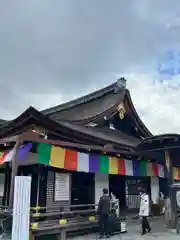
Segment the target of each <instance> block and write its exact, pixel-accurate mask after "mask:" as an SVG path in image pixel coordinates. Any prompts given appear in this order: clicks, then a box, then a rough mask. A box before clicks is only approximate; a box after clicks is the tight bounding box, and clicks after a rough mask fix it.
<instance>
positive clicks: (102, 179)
mask: <svg viewBox="0 0 180 240" xmlns="http://www.w3.org/2000/svg"><path fill="white" fill-rule="evenodd" d="M103 188H107V189H108V190H109V176H108V174H101V173H96V174H95V204H97V203H98V202H99V199H100V197H101V196H102V189H103Z"/></svg>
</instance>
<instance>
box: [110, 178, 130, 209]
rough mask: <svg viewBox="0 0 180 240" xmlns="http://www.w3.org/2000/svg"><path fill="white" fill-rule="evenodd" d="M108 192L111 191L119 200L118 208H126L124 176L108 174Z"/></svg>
mask: <svg viewBox="0 0 180 240" xmlns="http://www.w3.org/2000/svg"><path fill="white" fill-rule="evenodd" d="M109 192H110V193H111V192H112V193H113V194H114V195H115V196H116V198H117V199H119V201H120V209H121V210H122V209H125V208H126V186H125V176H120V175H109Z"/></svg>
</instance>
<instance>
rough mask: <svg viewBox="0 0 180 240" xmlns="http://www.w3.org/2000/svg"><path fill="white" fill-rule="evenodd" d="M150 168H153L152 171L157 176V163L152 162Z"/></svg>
mask: <svg viewBox="0 0 180 240" xmlns="http://www.w3.org/2000/svg"><path fill="white" fill-rule="evenodd" d="M152 168H153V172H154V176H155V177H158V176H159V168H158V165H157V164H156V163H153V164H152Z"/></svg>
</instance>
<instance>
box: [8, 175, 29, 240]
mask: <svg viewBox="0 0 180 240" xmlns="http://www.w3.org/2000/svg"><path fill="white" fill-rule="evenodd" d="M30 196H31V177H24V176H16V177H15V186H14V204H13V225H12V240H20V239H23V240H29V217H30V216H29V213H30Z"/></svg>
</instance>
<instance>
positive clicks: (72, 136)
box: [0, 107, 139, 151]
mask: <svg viewBox="0 0 180 240" xmlns="http://www.w3.org/2000/svg"><path fill="white" fill-rule="evenodd" d="M31 125H37V126H39V127H42V128H45V129H46V130H48V131H50V132H51V133H53V134H54V135H56V136H59V137H60V138H62V139H64V140H66V141H69V142H78V143H85V142H86V143H89V144H96V145H99V146H104V145H107V144H112V145H113V146H114V147H115V148H117V149H124V150H126V151H130V149H133V148H135V147H136V145H137V144H138V143H139V142H137V141H136V140H137V139H134V138H129V139H128V138H127V139H125V138H124V135H122V134H119V136H117V133H116V136H114V135H113V130H109V131H110V132H109V134H108V135H107V134H105V133H103V131H101V130H97V129H94V128H91V127H89V128H88V127H84V126H78V125H75V124H72V123H68V122H65V121H60V122H55V121H53V120H52V119H50V118H48V117H46V116H44V115H43V114H42V113H40V112H38V111H37V110H36V109H34V108H33V107H30V108H28V109H27V110H26V111H25V112H24V113H22V114H21V115H20V116H19V117H18V118H16V119H14V120H13V121H10V122H9V123H6V124H4V125H3V126H1V127H0V137H1V138H2V137H7V136H13V135H15V134H19V133H22V132H24V131H27V130H28V128H29V126H31ZM133 139H134V140H135V142H134V143H133Z"/></svg>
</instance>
